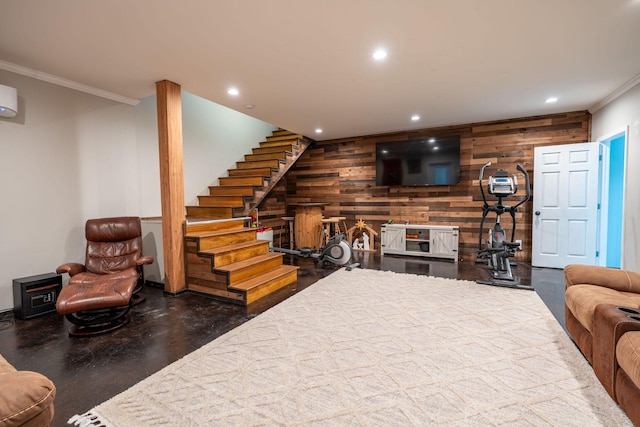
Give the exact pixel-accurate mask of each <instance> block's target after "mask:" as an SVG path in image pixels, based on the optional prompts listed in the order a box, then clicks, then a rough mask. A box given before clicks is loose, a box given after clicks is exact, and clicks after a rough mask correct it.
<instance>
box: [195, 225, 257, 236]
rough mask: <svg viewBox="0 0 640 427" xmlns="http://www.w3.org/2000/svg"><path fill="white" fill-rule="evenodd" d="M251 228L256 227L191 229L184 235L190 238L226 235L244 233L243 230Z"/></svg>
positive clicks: (246, 230)
mask: <svg viewBox="0 0 640 427" xmlns="http://www.w3.org/2000/svg"><path fill="white" fill-rule="evenodd" d="M251 230H254V231H255V230H256V228H250V227H242V228H234V229H229V230H216V231H191V232H188V233H187V235H186V237H190V238H193V239H195V238H200V239H202V238H204V237H219V236H226V235H229V234H235V233H244V232H248V231H251Z"/></svg>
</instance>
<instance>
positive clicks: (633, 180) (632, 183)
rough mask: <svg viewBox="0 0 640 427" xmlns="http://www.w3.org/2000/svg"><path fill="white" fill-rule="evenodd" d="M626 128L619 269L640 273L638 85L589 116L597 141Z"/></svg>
mask: <svg viewBox="0 0 640 427" xmlns="http://www.w3.org/2000/svg"><path fill="white" fill-rule="evenodd" d="M623 129H628V136H629V139H628V141H627V154H626V155H627V158H626V161H627V167H626V186H625V188H626V190H625V196H624V223H623V233H624V244H623V250H622V268H625V269H628V270H633V271H640V247H639V245H640V192H638V190H637V183H638V182H640V168H638V164H640V84H637V85H636V86H634V87H633V88H631V89H630V90H628V91H627V92H625V93H624V94H623V95H621V96H620V97H618V98H616V99H615V100H614V101H612V102H611V103H609V104H607V105H606V106H605V107H603V108H602V109H600V110H598V111H596V112H595V113H594V114H593V117H592V123H591V136H592V139H593V140H594V141H595V140H598V139H601V138H603V137H607V136H611V135H612V134H613V133H614V132H619V131H621V130H623Z"/></svg>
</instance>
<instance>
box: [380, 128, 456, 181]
mask: <svg viewBox="0 0 640 427" xmlns="http://www.w3.org/2000/svg"><path fill="white" fill-rule="evenodd" d="M458 182H460V136H459V135H455V136H445V137H435V138H420V139H411V140H408V141H392V142H379V143H378V144H376V185H406V186H417V185H452V184H457V183H458Z"/></svg>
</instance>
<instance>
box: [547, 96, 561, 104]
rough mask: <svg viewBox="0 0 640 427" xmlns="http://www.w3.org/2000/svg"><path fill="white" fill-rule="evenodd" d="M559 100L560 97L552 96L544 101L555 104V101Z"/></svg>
mask: <svg viewBox="0 0 640 427" xmlns="http://www.w3.org/2000/svg"><path fill="white" fill-rule="evenodd" d="M557 101H558V98H556V97H555V96H550V97H549V98H547V99H546V100H545V101H544V102H545V103H547V104H553V103H554V102H557Z"/></svg>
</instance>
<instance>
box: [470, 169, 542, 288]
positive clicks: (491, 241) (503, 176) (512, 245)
mask: <svg viewBox="0 0 640 427" xmlns="http://www.w3.org/2000/svg"><path fill="white" fill-rule="evenodd" d="M490 165H491V162H488V163H486V164H485V165H484V166H482V169H480V192H481V193H482V200H483V201H484V205H483V206H482V221H480V237H479V239H478V254H477V256H476V262H482V260H484V259H486V260H487V268H488V269H489V272H490V273H491V276H492V277H491V279H489V280H476V283H479V284H482V285H493V286H502V287H508V288H517V289H529V290H533V288H532V287H531V286H527V285H522V284H520V283H519V282H517V281H516V280H515V279H514V277H513V274H512V272H511V266H512V264H511V263H510V262H509V258H511V257H513V256H514V255H515V251H516V249H517V248H518V247H519V246H520V244H519V243H517V242H516V241H515V233H516V212H518V208H519V207H520V206H521V205H522V204H523V203H525V202H527V201H529V199H530V198H531V185H530V182H529V174H528V173H527V171H526V170H525V169H524V168H523V167H522V166H521V165H519V164H518V165H517V166H516V169H517V170H518V171H520V172H522V173H523V174H524V177H525V191H526V195H525V198H524V199H523V200H521V201H520V202H518V204H516V205H515V206H507V205H504V204H503V202H502V199H504V198H505V197H509V196H513V195H515V194H516V193H517V192H518V178H517V177H516V176H515V175H512V176H509V173H508V172H507V171H505V170H498V171H496V172H495V174H494V175H493V176H489V178H488V180H487V191H488V193H489V194H491V195H492V196H495V197H497V198H498V201H497V203H494V204H493V205H489V204H488V203H487V198H486V196H485V192H484V187H483V179H484V170H485V169H486V168H487V167H488V166H490ZM489 212H495V214H496V223H495V224H494V225H493V228H491V229H489V238H488V240H487V242H486V245H484V246H483V244H482V234H483V228H484V221H485V219H486V217H487V215H488V214H489ZM505 213H509V215H511V219H512V222H513V228H512V229H511V240H510V241H507V240H506V231H505V230H504V229H503V228H502V226H501V225H500V215H502V214H505ZM513 266H514V267H515V264H513Z"/></svg>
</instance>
